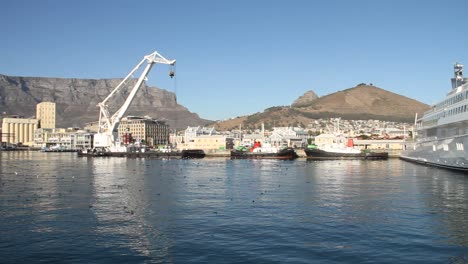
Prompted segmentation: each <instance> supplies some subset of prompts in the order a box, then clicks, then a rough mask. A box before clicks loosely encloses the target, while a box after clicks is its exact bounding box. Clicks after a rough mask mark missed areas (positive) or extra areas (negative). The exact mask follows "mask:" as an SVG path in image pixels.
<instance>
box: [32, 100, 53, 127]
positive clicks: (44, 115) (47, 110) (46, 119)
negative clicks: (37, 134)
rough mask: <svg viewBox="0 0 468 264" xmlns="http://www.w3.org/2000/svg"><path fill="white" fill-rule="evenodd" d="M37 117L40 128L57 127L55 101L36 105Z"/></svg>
mask: <svg viewBox="0 0 468 264" xmlns="http://www.w3.org/2000/svg"><path fill="white" fill-rule="evenodd" d="M36 119H37V120H39V127H40V128H55V103H52V102H42V103H39V104H37V106H36Z"/></svg>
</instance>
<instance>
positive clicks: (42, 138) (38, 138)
mask: <svg viewBox="0 0 468 264" xmlns="http://www.w3.org/2000/svg"><path fill="white" fill-rule="evenodd" d="M52 132H53V129H52V128H37V129H36V130H35V131H34V144H33V146H34V147H46V146H47V142H49V135H50V134H51V133H52Z"/></svg>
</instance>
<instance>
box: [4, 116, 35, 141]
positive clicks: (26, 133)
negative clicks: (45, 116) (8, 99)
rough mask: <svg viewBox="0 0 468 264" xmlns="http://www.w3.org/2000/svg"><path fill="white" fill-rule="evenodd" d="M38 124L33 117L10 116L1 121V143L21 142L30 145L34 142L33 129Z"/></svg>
mask: <svg viewBox="0 0 468 264" xmlns="http://www.w3.org/2000/svg"><path fill="white" fill-rule="evenodd" d="M37 125H38V120H37V119H35V118H23V117H20V116H10V117H5V118H3V121H2V145H11V144H23V145H27V146H29V145H31V144H33V142H34V131H35V130H36V128H37Z"/></svg>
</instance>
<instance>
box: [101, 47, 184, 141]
mask: <svg viewBox="0 0 468 264" xmlns="http://www.w3.org/2000/svg"><path fill="white" fill-rule="evenodd" d="M145 62H146V63H147V65H146V67H145V69H144V70H143V72H142V73H141V75H140V77H139V78H138V80H137V82H136V83H135V85H134V86H133V88H132V90H131V91H130V94H129V95H128V96H127V99H126V100H125V102H124V103H123V105H122V106H121V107H120V108H119V109H118V110H117V111H116V112H115V113H114V114H112V115H110V113H109V106H108V105H107V103H108V101H109V100H110V99H111V98H112V97H113V96H115V94H116V93H117V92H118V91H119V90H120V89H122V87H125V85H124V84H126V83H127V81H128V80H129V79H130V78H131V77H132V76H133V74H134V73H135V72H136V71H138V69H140V67H141V66H142V65H143V64H144V63H145ZM175 62H176V61H175V60H168V59H166V58H164V57H163V56H162V55H161V54H159V53H158V52H156V51H155V52H153V53H151V54H149V55H146V56H145V57H144V58H143V59H142V60H141V61H140V63H138V64H137V65H136V66H135V68H133V70H132V71H130V73H129V74H128V75H127V76H126V77H125V78H124V79H123V80H122V82H120V83H119V85H117V87H116V88H114V90H112V92H111V93H110V94H109V95H108V96H107V97H106V98H105V99H104V100H103V101H102V102H100V103H98V106H99V109H100V114H99V128H98V133H97V134H95V135H94V147H97V148H106V149H109V148H112V147H115V143H116V139H117V136H118V133H117V132H118V128H119V124H120V120H121V119H122V117H123V116H124V115H125V113H126V112H127V110H128V108H129V107H130V104H131V103H132V101H133V99H134V98H135V95H136V93H137V92H138V90H139V89H140V87H141V85H142V84H143V82H144V81H145V80H146V76H147V75H148V73H149V72H150V70H151V68H152V67H153V65H154V64H155V63H160V64H168V65H174V64H175ZM172 76H173V74H172V75H171V77H172Z"/></svg>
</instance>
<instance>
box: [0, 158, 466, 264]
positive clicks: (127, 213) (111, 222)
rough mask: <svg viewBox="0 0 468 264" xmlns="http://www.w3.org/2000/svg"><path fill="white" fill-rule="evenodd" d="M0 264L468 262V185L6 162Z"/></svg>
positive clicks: (342, 170)
mask: <svg viewBox="0 0 468 264" xmlns="http://www.w3.org/2000/svg"><path fill="white" fill-rule="evenodd" d="M0 223H1V224H0V262H1V263H38V262H62V263H468V233H467V229H468V175H464V174H463V173H461V172H452V171H447V170H442V169H437V168H429V167H424V166H420V165H415V164H411V163H407V162H404V161H400V160H398V159H390V160H388V161H320V162H314V161H306V160H304V159H298V160H295V161H269V160H229V159H202V160H155V159H126V158H79V157H76V154H74V153H40V152H3V153H1V152H0Z"/></svg>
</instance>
